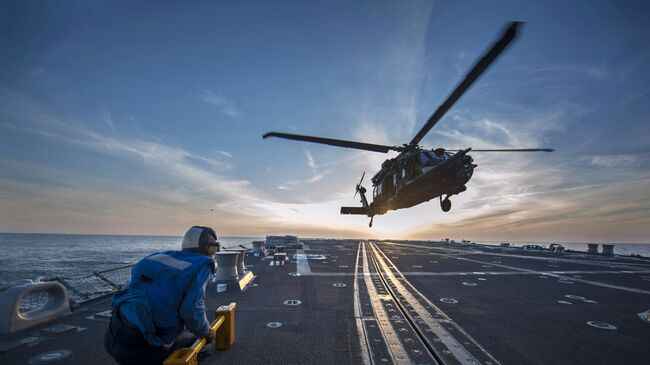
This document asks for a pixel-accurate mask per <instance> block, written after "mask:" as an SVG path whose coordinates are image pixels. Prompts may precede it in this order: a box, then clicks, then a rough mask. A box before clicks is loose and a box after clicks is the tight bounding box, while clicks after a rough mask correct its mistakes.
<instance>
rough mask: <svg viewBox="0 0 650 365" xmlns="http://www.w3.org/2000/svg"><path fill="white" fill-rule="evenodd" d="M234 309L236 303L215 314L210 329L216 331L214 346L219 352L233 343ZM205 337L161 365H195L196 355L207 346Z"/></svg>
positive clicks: (175, 352)
mask: <svg viewBox="0 0 650 365" xmlns="http://www.w3.org/2000/svg"><path fill="white" fill-rule="evenodd" d="M235 308H237V304H236V303H230V304H229V305H224V306H221V307H219V308H218V309H217V311H216V312H215V320H214V322H212V324H211V325H210V327H212V329H213V330H215V331H216V333H217V335H216V337H215V345H216V347H217V349H219V350H227V349H229V348H230V347H231V346H232V345H233V344H234V343H235ZM207 342H208V341H207V340H206V339H205V337H203V338H200V339H197V340H196V341H194V343H193V344H192V347H183V348H180V349H178V350H176V351H174V352H173V353H172V354H171V355H169V357H167V359H165V361H164V362H163V365H197V363H198V360H197V355H198V354H199V352H200V351H201V349H203V347H204V346H205V345H206V344H207Z"/></svg>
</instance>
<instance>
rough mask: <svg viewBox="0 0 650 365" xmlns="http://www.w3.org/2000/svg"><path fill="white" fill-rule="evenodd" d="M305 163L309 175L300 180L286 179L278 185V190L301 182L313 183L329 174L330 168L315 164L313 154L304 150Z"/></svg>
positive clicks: (289, 187)
mask: <svg viewBox="0 0 650 365" xmlns="http://www.w3.org/2000/svg"><path fill="white" fill-rule="evenodd" d="M305 163H306V165H307V167H308V168H309V171H310V173H311V177H309V178H307V179H302V180H288V181H286V182H285V183H284V184H283V185H280V186H278V189H280V190H291V189H292V187H294V186H297V185H302V184H313V183H316V182H319V181H321V180H323V178H325V177H326V176H327V175H329V174H330V173H331V172H332V170H329V169H323V168H321V167H319V166H318V165H317V164H316V161H315V160H314V156H313V155H312V154H311V152H309V151H307V150H305Z"/></svg>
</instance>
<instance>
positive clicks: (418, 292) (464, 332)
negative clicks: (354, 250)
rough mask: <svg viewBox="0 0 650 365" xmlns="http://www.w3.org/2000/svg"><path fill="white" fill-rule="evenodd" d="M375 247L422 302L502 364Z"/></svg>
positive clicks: (494, 361) (495, 361) (497, 364)
mask: <svg viewBox="0 0 650 365" xmlns="http://www.w3.org/2000/svg"><path fill="white" fill-rule="evenodd" d="M375 247H376V248H377V251H378V252H379V253H380V254H381V255H383V256H384V258H385V259H386V261H388V263H389V264H390V266H392V267H393V269H394V270H395V272H397V274H398V275H399V276H400V277H401V278H402V282H403V283H405V284H406V285H408V286H410V287H411V289H413V291H414V292H415V293H417V294H418V295H419V296H420V298H422V300H424V301H425V302H426V304H428V305H429V306H431V308H433V309H434V310H435V311H436V312H438V313H439V314H440V315H441V316H443V318H445V320H446V321H448V322H446V323H449V324H451V325H453V326H454V327H456V329H457V330H458V331H459V332H461V333H462V334H463V335H464V336H465V337H467V338H468V339H469V340H470V341H472V343H473V344H474V346H476V347H477V348H478V349H480V350H481V351H482V352H483V353H484V354H485V355H486V356H488V357H489V358H490V359H491V360H492V363H493V364H496V365H500V364H501V363H500V362H499V360H497V359H496V358H495V357H494V356H492V354H490V353H489V352H488V351H487V350H486V349H485V348H483V346H481V344H479V343H478V341H476V340H475V339H474V338H473V337H472V336H470V334H469V333H467V331H465V329H464V328H462V327H461V326H460V325H459V324H458V323H456V322H455V321H454V320H453V319H451V318H450V317H449V316H448V315H447V314H446V313H445V312H443V311H442V310H441V309H440V308H439V307H438V306H437V305H435V304H434V303H433V302H431V301H430V300H429V298H427V297H426V296H425V295H424V294H422V293H421V292H420V291H419V290H417V288H416V287H415V286H414V285H413V284H411V282H410V281H408V280H406V278H405V277H404V274H403V273H402V272H401V271H399V269H397V266H396V265H395V264H394V263H393V262H392V261H391V260H390V259H389V258H388V256H387V255H386V254H385V253H384V252H383V251H381V249H380V248H379V246H377V245H375Z"/></svg>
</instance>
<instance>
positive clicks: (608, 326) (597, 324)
mask: <svg viewBox="0 0 650 365" xmlns="http://www.w3.org/2000/svg"><path fill="white" fill-rule="evenodd" d="M587 324H588V325H590V326H591V327H596V328H600V329H602V330H616V329H618V327H616V326H614V325H613V324H609V323H605V322H599V321H588V322H587Z"/></svg>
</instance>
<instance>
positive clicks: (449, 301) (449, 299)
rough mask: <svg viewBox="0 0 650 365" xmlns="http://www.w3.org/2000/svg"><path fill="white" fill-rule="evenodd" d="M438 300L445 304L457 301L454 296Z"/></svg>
mask: <svg viewBox="0 0 650 365" xmlns="http://www.w3.org/2000/svg"><path fill="white" fill-rule="evenodd" d="M440 301H441V302H443V303H447V304H456V303H458V301H457V300H456V299H454V298H440Z"/></svg>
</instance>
